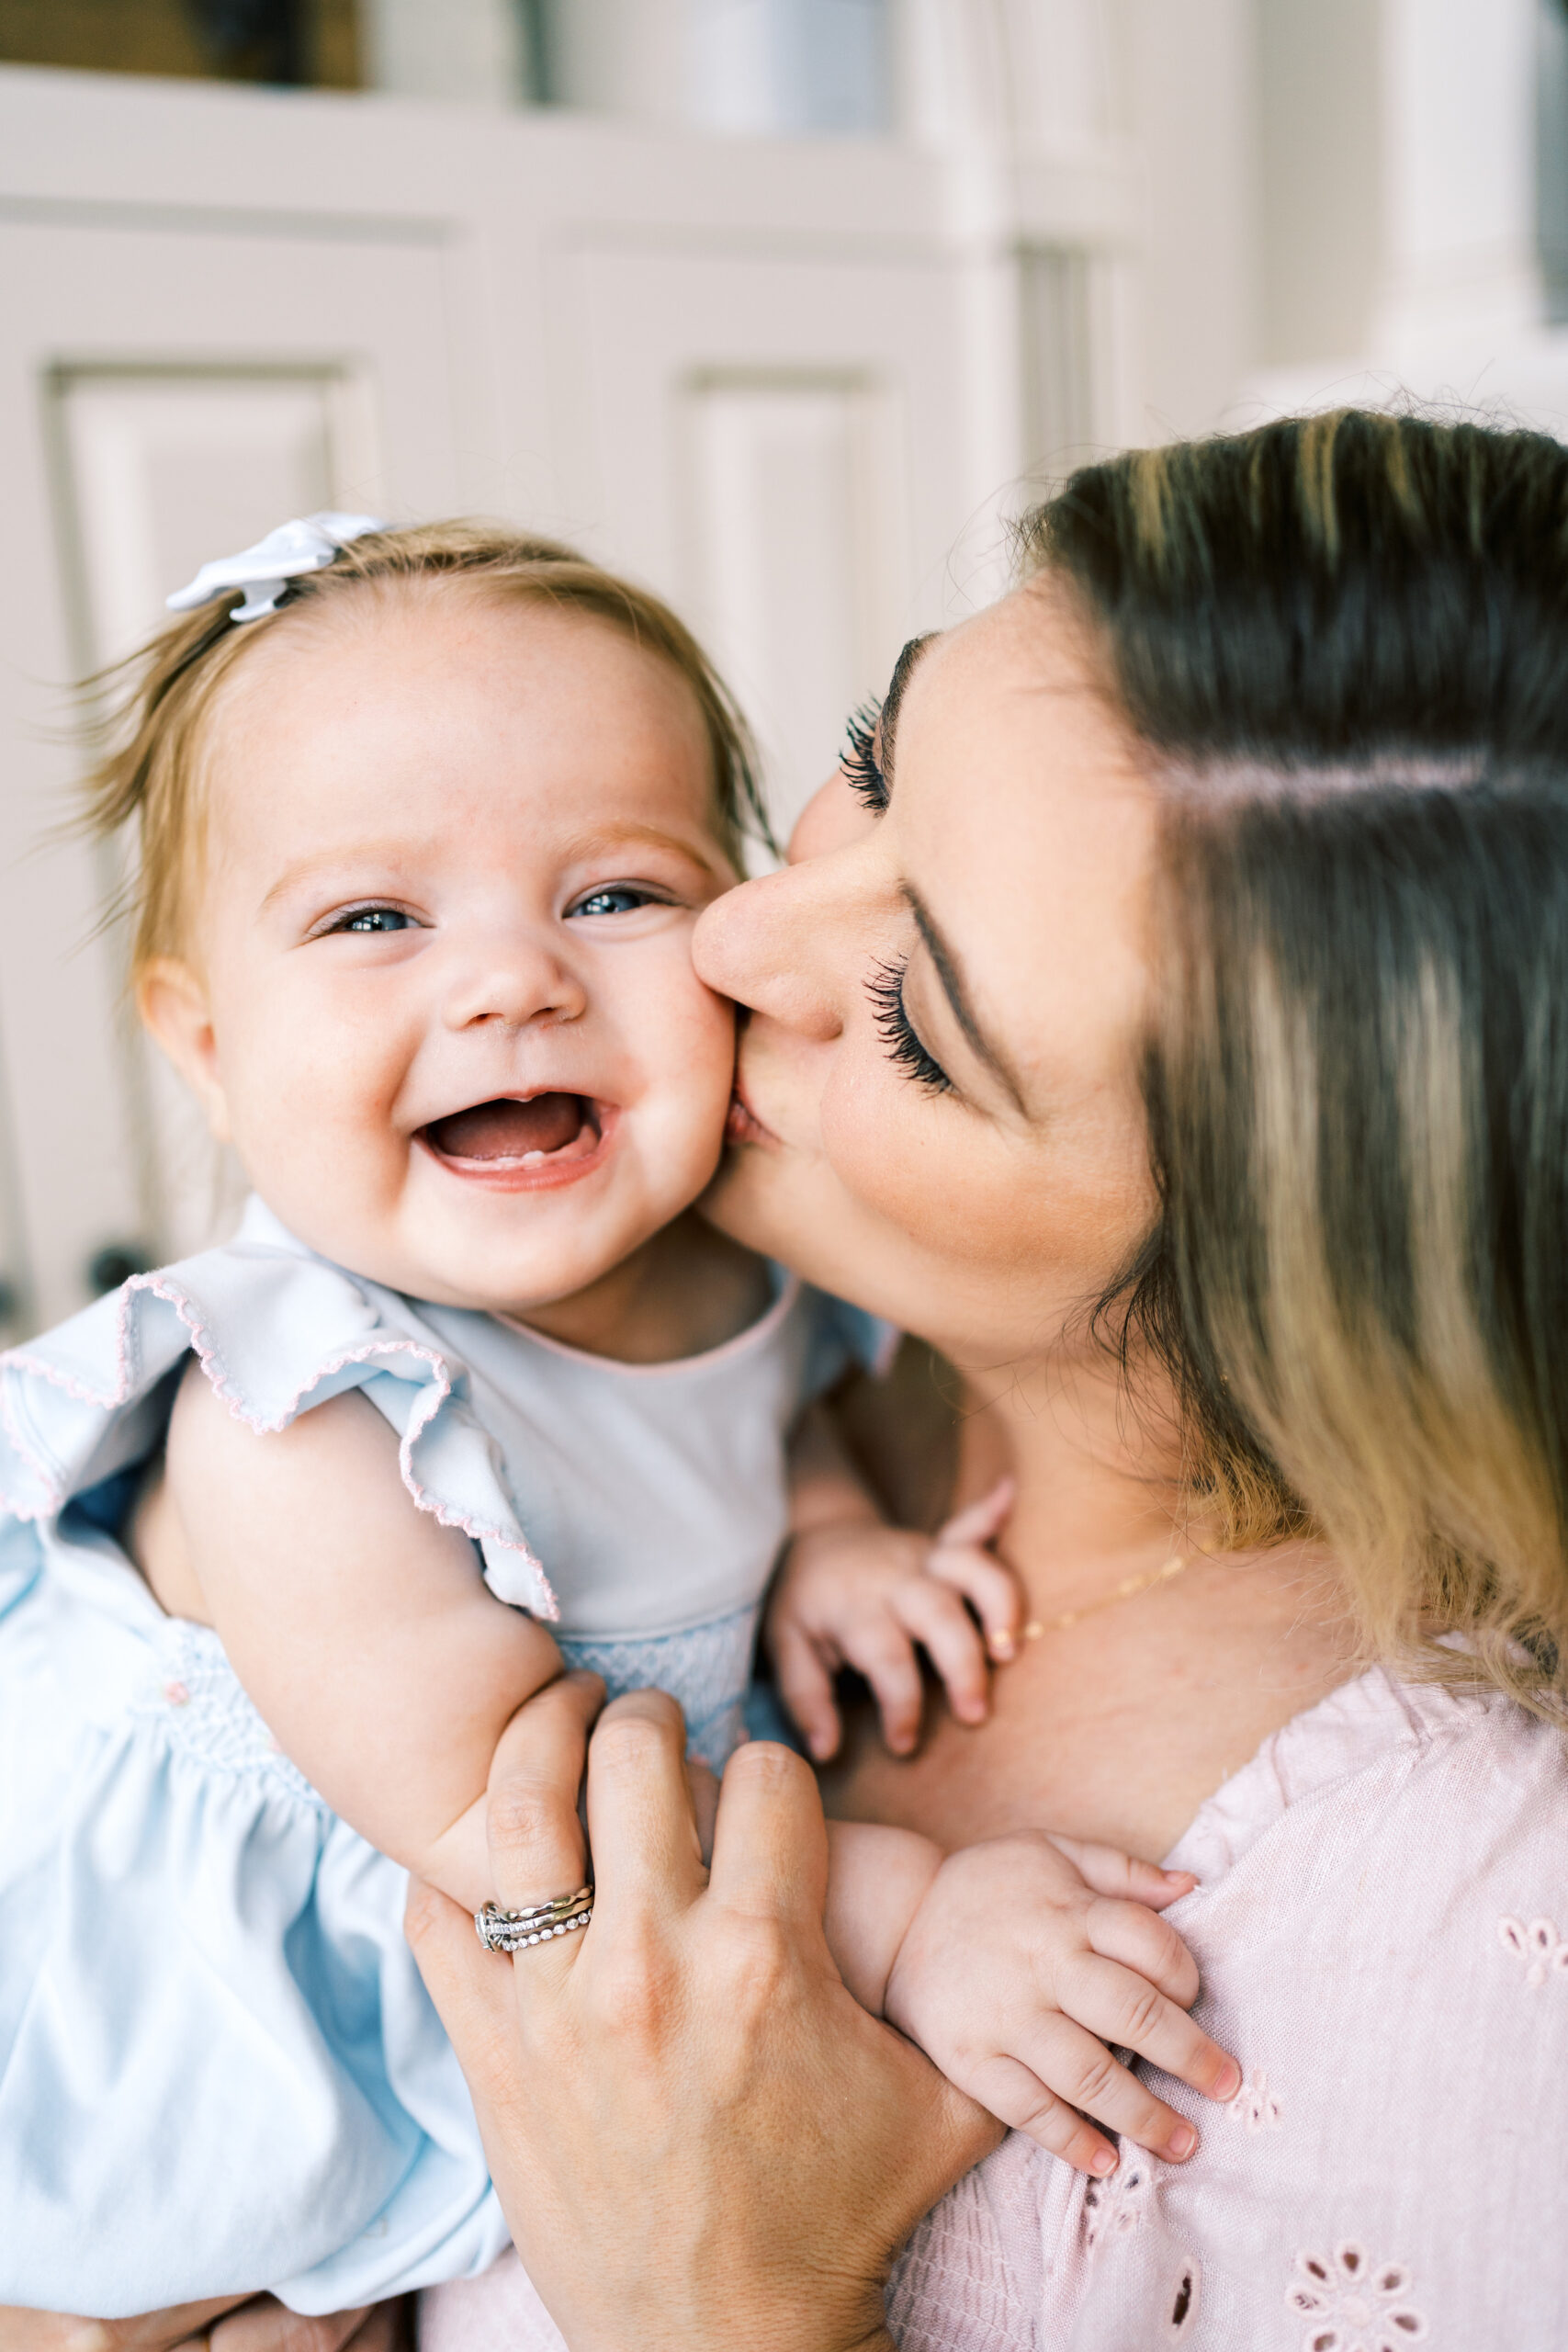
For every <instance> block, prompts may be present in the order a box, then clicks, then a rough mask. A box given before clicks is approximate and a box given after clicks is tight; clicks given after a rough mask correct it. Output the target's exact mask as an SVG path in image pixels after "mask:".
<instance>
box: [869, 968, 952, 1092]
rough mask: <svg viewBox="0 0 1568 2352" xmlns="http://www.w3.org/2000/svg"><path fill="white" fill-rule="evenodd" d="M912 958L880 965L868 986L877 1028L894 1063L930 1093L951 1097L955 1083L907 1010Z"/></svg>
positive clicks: (875, 969)
mask: <svg viewBox="0 0 1568 2352" xmlns="http://www.w3.org/2000/svg"><path fill="white" fill-rule="evenodd" d="M908 968H909V962H908V956H906V957H905V958H904V960H903V961H902V963H898V964H878V965H877V966H876V967H875V968H874V971H873V973H872V976H871V978H870V979H869V980H867V982H866V984H865V992H866V994H867V996H868V997H869V998H870V999H871V1003H872V1010H873V1012H874V1016H875V1020H876V1027H877V1032H878V1034H879V1035H880V1036H881V1038H882V1042H883V1044H884V1045H885V1046H886V1048H887V1051H888V1055H889V1057H891V1059H892V1060H894V1061H895V1062H897V1065H898V1067H899V1069H901V1070H903V1071H905V1072H906V1073H907V1075H908V1077H910V1078H912V1079H913V1080H914V1081H915V1084H916V1085H917V1086H923V1087H924V1088H925V1089H926V1091H927V1092H928V1093H930V1094H950V1093H951V1092H952V1091H953V1080H952V1079H950V1078H949V1076H948V1074H947V1072H946V1071H945V1070H944V1069H943V1068H942V1064H941V1063H940V1062H939V1061H938V1060H936V1058H935V1057H934V1056H932V1055H931V1054H928V1053H927V1051H926V1049H925V1047H924V1046H922V1045H921V1043H920V1041H919V1037H918V1036H917V1035H916V1034H915V1031H914V1029H913V1027H912V1026H911V1023H910V1021H909V1016H908V1013H907V1012H905V1010H904V975H905V973H906V972H907V971H908Z"/></svg>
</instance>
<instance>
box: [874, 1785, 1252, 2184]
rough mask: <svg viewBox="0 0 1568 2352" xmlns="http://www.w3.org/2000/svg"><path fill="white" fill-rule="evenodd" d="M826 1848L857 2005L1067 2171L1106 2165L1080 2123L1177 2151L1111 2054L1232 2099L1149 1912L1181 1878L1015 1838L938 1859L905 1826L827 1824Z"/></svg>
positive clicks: (1169, 1942)
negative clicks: (1092, 2120)
mask: <svg viewBox="0 0 1568 2352" xmlns="http://www.w3.org/2000/svg"><path fill="white" fill-rule="evenodd" d="M829 1838H830V1841H831V1856H832V1863H831V1869H830V1871H829V1885H828V1912H827V1928H828V1941H829V1946H830V1947H831V1950H832V1952H833V1957H834V1959H835V1960H836V1961H837V1962H838V1964H839V1967H840V1971H841V1972H842V1974H843V1978H844V1982H845V1983H846V1985H848V1986H849V1988H850V1990H851V1992H852V1993H853V1995H854V1996H855V1998H856V1999H857V2000H858V2001H859V2002H860V2003H861V2005H862V2007H864V2008H868V2009H870V2010H872V2012H873V2013H874V2014H875V2015H880V2016H885V2017H886V2018H887V2019H888V2020H889V2022H890V2023H891V2024H893V2025H896V2026H897V2027H898V2028H899V2030H900V2031H902V2032H904V2033H907V2034H908V2036H909V2037H910V2039H911V2040H912V2041H918V2042H919V2045H920V2047H921V2048H922V2049H923V2050H924V2051H925V2052H926V2053H927V2055H928V2056H929V2057H931V2058H932V2059H933V2060H934V2061H935V2063H936V2064H938V2065H939V2066H940V2067H941V2068H942V2072H943V2074H944V2075H947V2076H948V2077H949V2078H950V2080H952V2081H953V2082H954V2083H956V2084H957V2085H958V2086H959V2087H960V2089H962V2090H965V2091H967V2092H968V2093H969V2094H970V2096H971V2098H976V2099H978V2100H979V2101H980V2103H981V2105H982V2106H985V2107H987V2108H989V2109H990V2110H991V2113H992V2114H993V2115H995V2116H997V2117H998V2119H999V2120H1001V2121H1002V2122H1004V2123H1009V2124H1011V2125H1012V2126H1013V2127H1014V2129H1015V2130H1017V2131H1026V2132H1027V2133H1028V2134H1029V2136H1030V2137H1031V2138H1032V2139H1034V2140H1037V2141H1038V2142H1039V2143H1040V2144H1041V2146H1042V2147H1043V2148H1049V2149H1050V2150H1051V2151H1052V2152H1053V2153H1054V2154H1056V2155H1060V2156H1065V2157H1066V2160H1067V2162H1068V2163H1069V2164H1072V2165H1077V2168H1078V2169H1079V2170H1080V2171H1083V2172H1096V2173H1104V2172H1109V2171H1111V2169H1112V2167H1113V2165H1114V2163H1115V2157H1114V2154H1113V2152H1112V2151H1111V2148H1110V2146H1109V2145H1108V2143H1107V2142H1106V2141H1105V2140H1104V2139H1102V2138H1101V2136H1100V2133H1099V2132H1098V2131H1095V2130H1094V2129H1093V2128H1092V2127H1091V2125H1089V2123H1087V2122H1086V2121H1085V2120H1084V2115H1085V2114H1089V2115H1093V2116H1096V2117H1098V2118H1099V2120H1100V2122H1101V2123H1103V2124H1105V2125H1106V2127H1107V2128H1108V2129H1109V2130H1111V2131H1120V2132H1125V2133H1126V2135H1127V2137H1128V2138H1129V2139H1132V2140H1134V2141H1136V2142H1137V2143H1138V2144H1139V2146H1141V2147H1145V2148H1149V2149H1151V2150H1153V2151H1155V2152H1156V2154H1160V2155H1163V2156H1166V2157H1168V2158H1170V2159H1171V2160H1173V2161H1174V2162H1176V2163H1180V2162H1181V2161H1182V2160H1183V2159H1184V2158H1185V2157H1187V2156H1190V2154H1191V2153H1192V2151H1193V2149H1194V2148H1195V2147H1196V2145H1197V2134H1196V2132H1195V2131H1193V2129H1192V2126H1191V2125H1190V2123H1189V2122H1188V2121H1187V2120H1186V2119H1185V2118H1184V2117H1182V2116H1179V2115H1178V2114H1177V2113H1176V2111H1175V2109H1172V2108H1169V2107H1168V2106H1167V2105H1166V2104H1165V2102H1164V2100H1163V2099H1158V2098H1156V2097H1155V2096H1154V2094H1153V2092H1152V2091H1150V2090H1149V2088H1148V2086H1147V2085H1146V2084H1145V2083H1143V2082H1141V2081H1140V2080H1139V2079H1138V2078H1137V2076H1135V2075H1132V2074H1130V2073H1129V2072H1128V2070H1127V2069H1126V2068H1125V2067H1124V2066H1122V2065H1121V2064H1119V2063H1118V2062H1117V2061H1116V2060H1115V2059H1114V2058H1113V2057H1112V2056H1111V2049H1112V2048H1116V2049H1125V2050H1134V2051H1136V2052H1138V2054H1139V2055H1140V2056H1141V2057H1144V2058H1146V2059H1147V2060H1148V2061H1149V2062H1150V2064H1153V2065H1156V2066H1160V2067H1163V2068H1164V2070H1165V2071H1166V2073H1167V2074H1170V2075H1176V2076H1177V2077H1178V2078H1179V2080H1180V2081H1182V2082H1184V2083H1189V2084H1190V2085H1191V2086H1192V2088H1193V2089H1194V2090H1196V2091H1201V2092H1202V2093H1204V2094H1205V2095H1206V2096H1208V2097H1209V2098H1222V2099H1224V2098H1232V2097H1234V2095H1235V2091H1236V2089H1237V2088H1238V2087H1239V2086H1240V2081H1241V2075H1240V2070H1239V2068H1238V2067H1237V2066H1236V2064H1235V2060H1234V2059H1232V2058H1229V2057H1227V2056H1226V2054H1225V2052H1224V2051H1223V2050H1221V2049H1220V2048H1219V2047H1218V2045H1217V2044H1216V2043H1214V2042H1213V2041H1210V2039H1209V2037H1208V2035H1207V2034H1206V2033H1204V2032H1203V2031H1202V2030H1201V2028H1200V2027H1198V2026H1196V2025H1194V2024H1193V2022H1192V2020H1191V2018H1190V2017H1188V2016H1187V2015H1186V2014H1185V2012H1186V2010H1187V2009H1188V2007H1190V2005H1191V2003H1192V2002H1193V2001H1194V2000H1195V1999H1196V1998H1197V1996H1198V1971H1197V1969H1196V1967H1195V1966H1194V1964H1193V1961H1192V1956H1191V1954H1190V1952H1189V1951H1188V1950H1187V1947H1186V1945H1185V1944H1184V1943H1183V1942H1182V1941H1181V1939H1180V1938H1179V1936H1178V1935H1177V1934H1176V1932H1175V1930H1174V1929H1173V1928H1169V1927H1168V1926H1167V1925H1166V1924H1165V1922H1164V1921H1163V1920H1161V1919H1159V1918H1157V1917H1156V1916H1155V1915H1156V1911H1158V1910H1160V1909H1162V1908H1163V1907H1164V1905H1166V1904H1168V1903H1174V1902H1175V1901H1176V1900H1177V1899H1178V1897H1179V1896H1180V1895H1183V1894H1189V1893H1190V1891H1191V1888H1192V1885H1193V1881H1192V1879H1191V1878H1190V1876H1189V1875H1187V1874H1186V1873H1184V1872H1180V1871H1161V1870H1156V1868H1155V1867H1154V1865H1153V1864H1152V1863H1149V1862H1140V1861H1136V1860H1133V1859H1132V1858H1131V1857H1129V1856H1128V1855H1125V1854H1120V1853H1117V1852H1116V1851H1114V1849H1111V1847H1108V1846H1091V1845H1084V1844H1080V1843H1079V1842H1078V1841H1077V1840H1076V1839H1071V1838H1047V1837H1045V1836H1044V1835H1043V1834H1042V1833H1038V1832H1035V1831H1029V1830H1025V1831H1020V1832H1017V1833H1015V1834H1014V1835H1012V1836H1010V1837H1007V1838H995V1839H993V1840H992V1841H991V1842H990V1843H988V1844H987V1845H983V1846H971V1847H967V1848H965V1849H964V1850H963V1851H961V1852H959V1853H955V1854H950V1855H949V1856H948V1857H947V1858H946V1860H943V1858H942V1853H941V1851H940V1849H938V1848H937V1847H935V1846H933V1845H932V1844H931V1841H930V1840H929V1839H928V1838H919V1837H916V1836H915V1835H914V1834H913V1833H912V1832H911V1831H908V1830H903V1829H885V1828H880V1827H876V1826H873V1825H871V1824H869V1823H861V1822H836V1823H833V1824H831V1825H830V1826H829ZM1079 2110H1082V2111H1081V2112H1080V2111H1079Z"/></svg>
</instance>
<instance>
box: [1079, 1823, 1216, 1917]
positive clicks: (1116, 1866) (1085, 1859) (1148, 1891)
mask: <svg viewBox="0 0 1568 2352" xmlns="http://www.w3.org/2000/svg"><path fill="white" fill-rule="evenodd" d="M1051 1843H1052V1845H1053V1846H1055V1849H1056V1851H1057V1852H1058V1853H1059V1854H1065V1855H1066V1858H1067V1860H1068V1861H1069V1862H1071V1863H1072V1865H1073V1867H1074V1869H1075V1870H1076V1871H1077V1873H1078V1876H1079V1877H1080V1878H1081V1879H1082V1880H1083V1883H1084V1884H1085V1885H1086V1886H1089V1887H1092V1888H1093V1889H1094V1892H1095V1893H1096V1894H1111V1895H1120V1896H1122V1898H1123V1899H1124V1900H1125V1901H1127V1902H1129V1903H1144V1904H1146V1905H1148V1907H1149V1909H1150V1910H1151V1911H1163V1910H1164V1909H1165V1907H1166V1905H1167V1904H1168V1903H1179V1901H1180V1899H1181V1897H1182V1896H1183V1895H1184V1894H1191V1892H1192V1890H1193V1888H1194V1887H1195V1886H1196V1885H1197V1883H1198V1881H1197V1879H1196V1877H1195V1876H1194V1875H1193V1873H1192V1872H1191V1871H1167V1870H1161V1868H1160V1866H1159V1864H1158V1863H1157V1862H1145V1861H1140V1860H1139V1859H1138V1857H1137V1855H1136V1854H1124V1853H1123V1852H1122V1849H1121V1848H1120V1847H1119V1846H1097V1845H1096V1844H1095V1843H1094V1841H1093V1840H1092V1839H1091V1838H1058V1837H1056V1836H1055V1834H1053V1836H1052V1838H1051Z"/></svg>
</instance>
